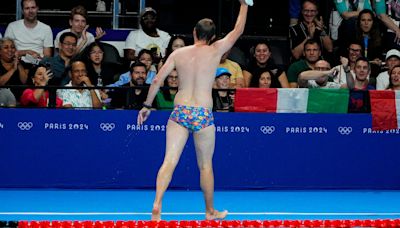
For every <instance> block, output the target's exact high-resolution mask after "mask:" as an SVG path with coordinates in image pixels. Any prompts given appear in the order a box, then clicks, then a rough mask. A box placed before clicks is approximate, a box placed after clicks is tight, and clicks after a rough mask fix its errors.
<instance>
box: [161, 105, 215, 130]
mask: <svg viewBox="0 0 400 228" xmlns="http://www.w3.org/2000/svg"><path fill="white" fill-rule="evenodd" d="M169 119H170V120H172V121H174V122H176V123H178V124H180V125H181V126H183V127H185V128H187V129H188V130H189V131H192V132H196V131H199V130H201V129H203V128H206V127H208V126H211V125H213V124H214V116H213V113H212V109H210V108H204V107H192V106H186V105H175V107H174V110H173V111H172V113H171V115H170V117H169Z"/></svg>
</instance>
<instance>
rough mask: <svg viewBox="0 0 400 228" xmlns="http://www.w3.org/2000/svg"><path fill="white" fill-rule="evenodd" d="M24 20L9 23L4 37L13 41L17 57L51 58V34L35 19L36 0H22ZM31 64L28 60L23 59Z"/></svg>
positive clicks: (48, 28)
mask: <svg viewBox="0 0 400 228" xmlns="http://www.w3.org/2000/svg"><path fill="white" fill-rule="evenodd" d="M21 5H22V11H23V14H24V19H21V20H18V21H14V22H11V23H10V24H9V25H8V26H7V29H6V32H5V34H4V37H9V38H11V39H13V40H14V41H15V46H16V48H17V50H18V56H26V55H30V56H31V57H33V58H35V59H40V58H42V57H44V56H46V57H50V56H52V48H53V33H52V31H51V28H50V26H48V25H46V24H44V23H42V22H40V21H39V20H38V19H37V12H38V10H39V7H38V5H37V2H36V0H22V1H21ZM23 60H24V61H25V62H31V60H30V59H29V58H26V59H25V58H24V59H23Z"/></svg>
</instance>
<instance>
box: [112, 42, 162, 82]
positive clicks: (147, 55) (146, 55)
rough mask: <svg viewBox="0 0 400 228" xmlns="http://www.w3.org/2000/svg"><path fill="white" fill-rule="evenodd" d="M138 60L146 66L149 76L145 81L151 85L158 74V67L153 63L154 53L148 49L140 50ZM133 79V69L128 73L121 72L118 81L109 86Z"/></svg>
mask: <svg viewBox="0 0 400 228" xmlns="http://www.w3.org/2000/svg"><path fill="white" fill-rule="evenodd" d="M138 61H139V62H142V63H143V64H144V65H145V66H146V72H147V77H146V82H145V83H146V84H149V85H150V84H151V83H152V81H153V79H154V77H155V76H156V74H157V70H156V69H157V68H156V67H155V65H154V64H153V55H152V53H151V51H149V50H147V49H142V50H140V52H139V55H138ZM133 64H134V63H133ZM131 79H132V76H131V71H128V72H126V73H123V74H121V76H119V79H118V81H116V82H115V83H113V84H110V85H109V86H110V87H116V86H121V85H124V84H126V83H128V82H130V81H131Z"/></svg>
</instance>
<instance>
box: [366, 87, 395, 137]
mask: <svg viewBox="0 0 400 228" xmlns="http://www.w3.org/2000/svg"><path fill="white" fill-rule="evenodd" d="M369 95H370V100H371V114H372V129H373V130H389V129H396V128H399V126H400V125H399V123H400V91H398V90H370V91H369Z"/></svg>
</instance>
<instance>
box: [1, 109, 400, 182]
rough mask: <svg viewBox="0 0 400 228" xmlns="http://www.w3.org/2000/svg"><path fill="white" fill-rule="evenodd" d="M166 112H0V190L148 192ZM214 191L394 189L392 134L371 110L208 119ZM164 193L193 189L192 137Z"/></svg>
mask: <svg viewBox="0 0 400 228" xmlns="http://www.w3.org/2000/svg"><path fill="white" fill-rule="evenodd" d="M169 114H170V113H169V112H167V111H154V112H152V113H151V116H150V118H149V120H148V121H147V122H146V124H145V125H143V126H137V125H136V117H137V111H134V110H55V109H0V142H1V147H0V161H1V165H0V188H118V189H119V188H139V189H140V188H154V186H155V179H156V175H157V171H158V168H159V167H160V165H161V163H162V159H163V157H164V149H165V131H166V124H167V120H168V117H169ZM215 123H216V148H215V154H214V160H213V162H214V174H215V188H216V189H400V169H399V164H400V153H399V150H398V147H399V145H400V140H399V139H400V132H399V129H396V130H388V131H373V130H372V129H371V115H370V114H283V113H279V114H272V113H215ZM171 188H175V189H199V171H198V168H197V163H196V154H195V150H194V144H193V138H192V137H191V136H190V137H189V141H188V143H187V145H186V147H185V149H184V151H183V154H182V157H181V159H180V163H179V165H178V167H177V169H176V171H175V174H174V176H173V180H172V182H171Z"/></svg>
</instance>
